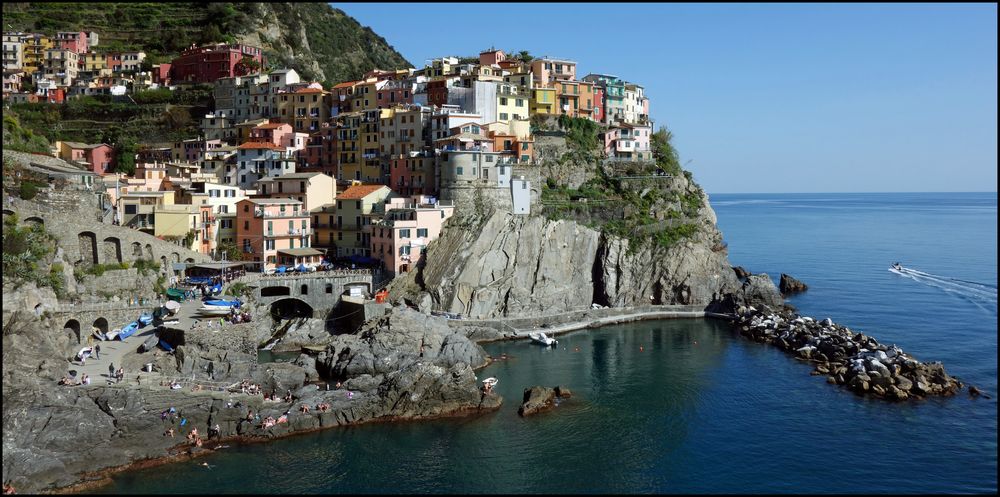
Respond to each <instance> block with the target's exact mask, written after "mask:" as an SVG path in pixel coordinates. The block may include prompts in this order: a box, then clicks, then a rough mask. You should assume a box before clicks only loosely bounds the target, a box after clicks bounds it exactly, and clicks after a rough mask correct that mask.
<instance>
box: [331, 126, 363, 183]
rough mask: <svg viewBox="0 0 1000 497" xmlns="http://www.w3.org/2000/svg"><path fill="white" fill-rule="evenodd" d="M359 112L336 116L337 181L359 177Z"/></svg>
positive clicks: (348, 180) (358, 178)
mask: <svg viewBox="0 0 1000 497" xmlns="http://www.w3.org/2000/svg"><path fill="white" fill-rule="evenodd" d="M360 134H361V112H348V113H346V114H340V115H338V116H337V142H336V146H337V181H338V182H341V183H343V182H350V181H351V180H354V179H357V180H360V179H361V147H359V146H358V138H359V135H360Z"/></svg>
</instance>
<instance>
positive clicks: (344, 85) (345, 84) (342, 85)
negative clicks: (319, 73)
mask: <svg viewBox="0 0 1000 497" xmlns="http://www.w3.org/2000/svg"><path fill="white" fill-rule="evenodd" d="M356 84H358V82H357V81H344V82H343V83H337V84H335V85H333V87H334V88H350V87H352V86H354V85H356Z"/></svg>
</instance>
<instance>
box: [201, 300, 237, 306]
mask: <svg viewBox="0 0 1000 497" xmlns="http://www.w3.org/2000/svg"><path fill="white" fill-rule="evenodd" d="M205 305H221V306H225V307H236V308H239V307H240V306H241V305H243V303H242V302H240V301H239V300H206V301H205Z"/></svg>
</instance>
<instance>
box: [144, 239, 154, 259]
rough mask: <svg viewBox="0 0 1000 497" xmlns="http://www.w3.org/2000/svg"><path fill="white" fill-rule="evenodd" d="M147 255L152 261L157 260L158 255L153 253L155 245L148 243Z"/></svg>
mask: <svg viewBox="0 0 1000 497" xmlns="http://www.w3.org/2000/svg"><path fill="white" fill-rule="evenodd" d="M146 257H148V258H149V260H151V261H152V260H156V256H154V255H153V246H152V245H150V244H148V243H147V244H146Z"/></svg>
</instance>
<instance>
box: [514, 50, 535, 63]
mask: <svg viewBox="0 0 1000 497" xmlns="http://www.w3.org/2000/svg"><path fill="white" fill-rule="evenodd" d="M517 58H519V59H521V62H531V61H532V60H533V59H534V57H532V56H531V54H530V53H528V51H527V50H521V51H520V52H518V53H517Z"/></svg>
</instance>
